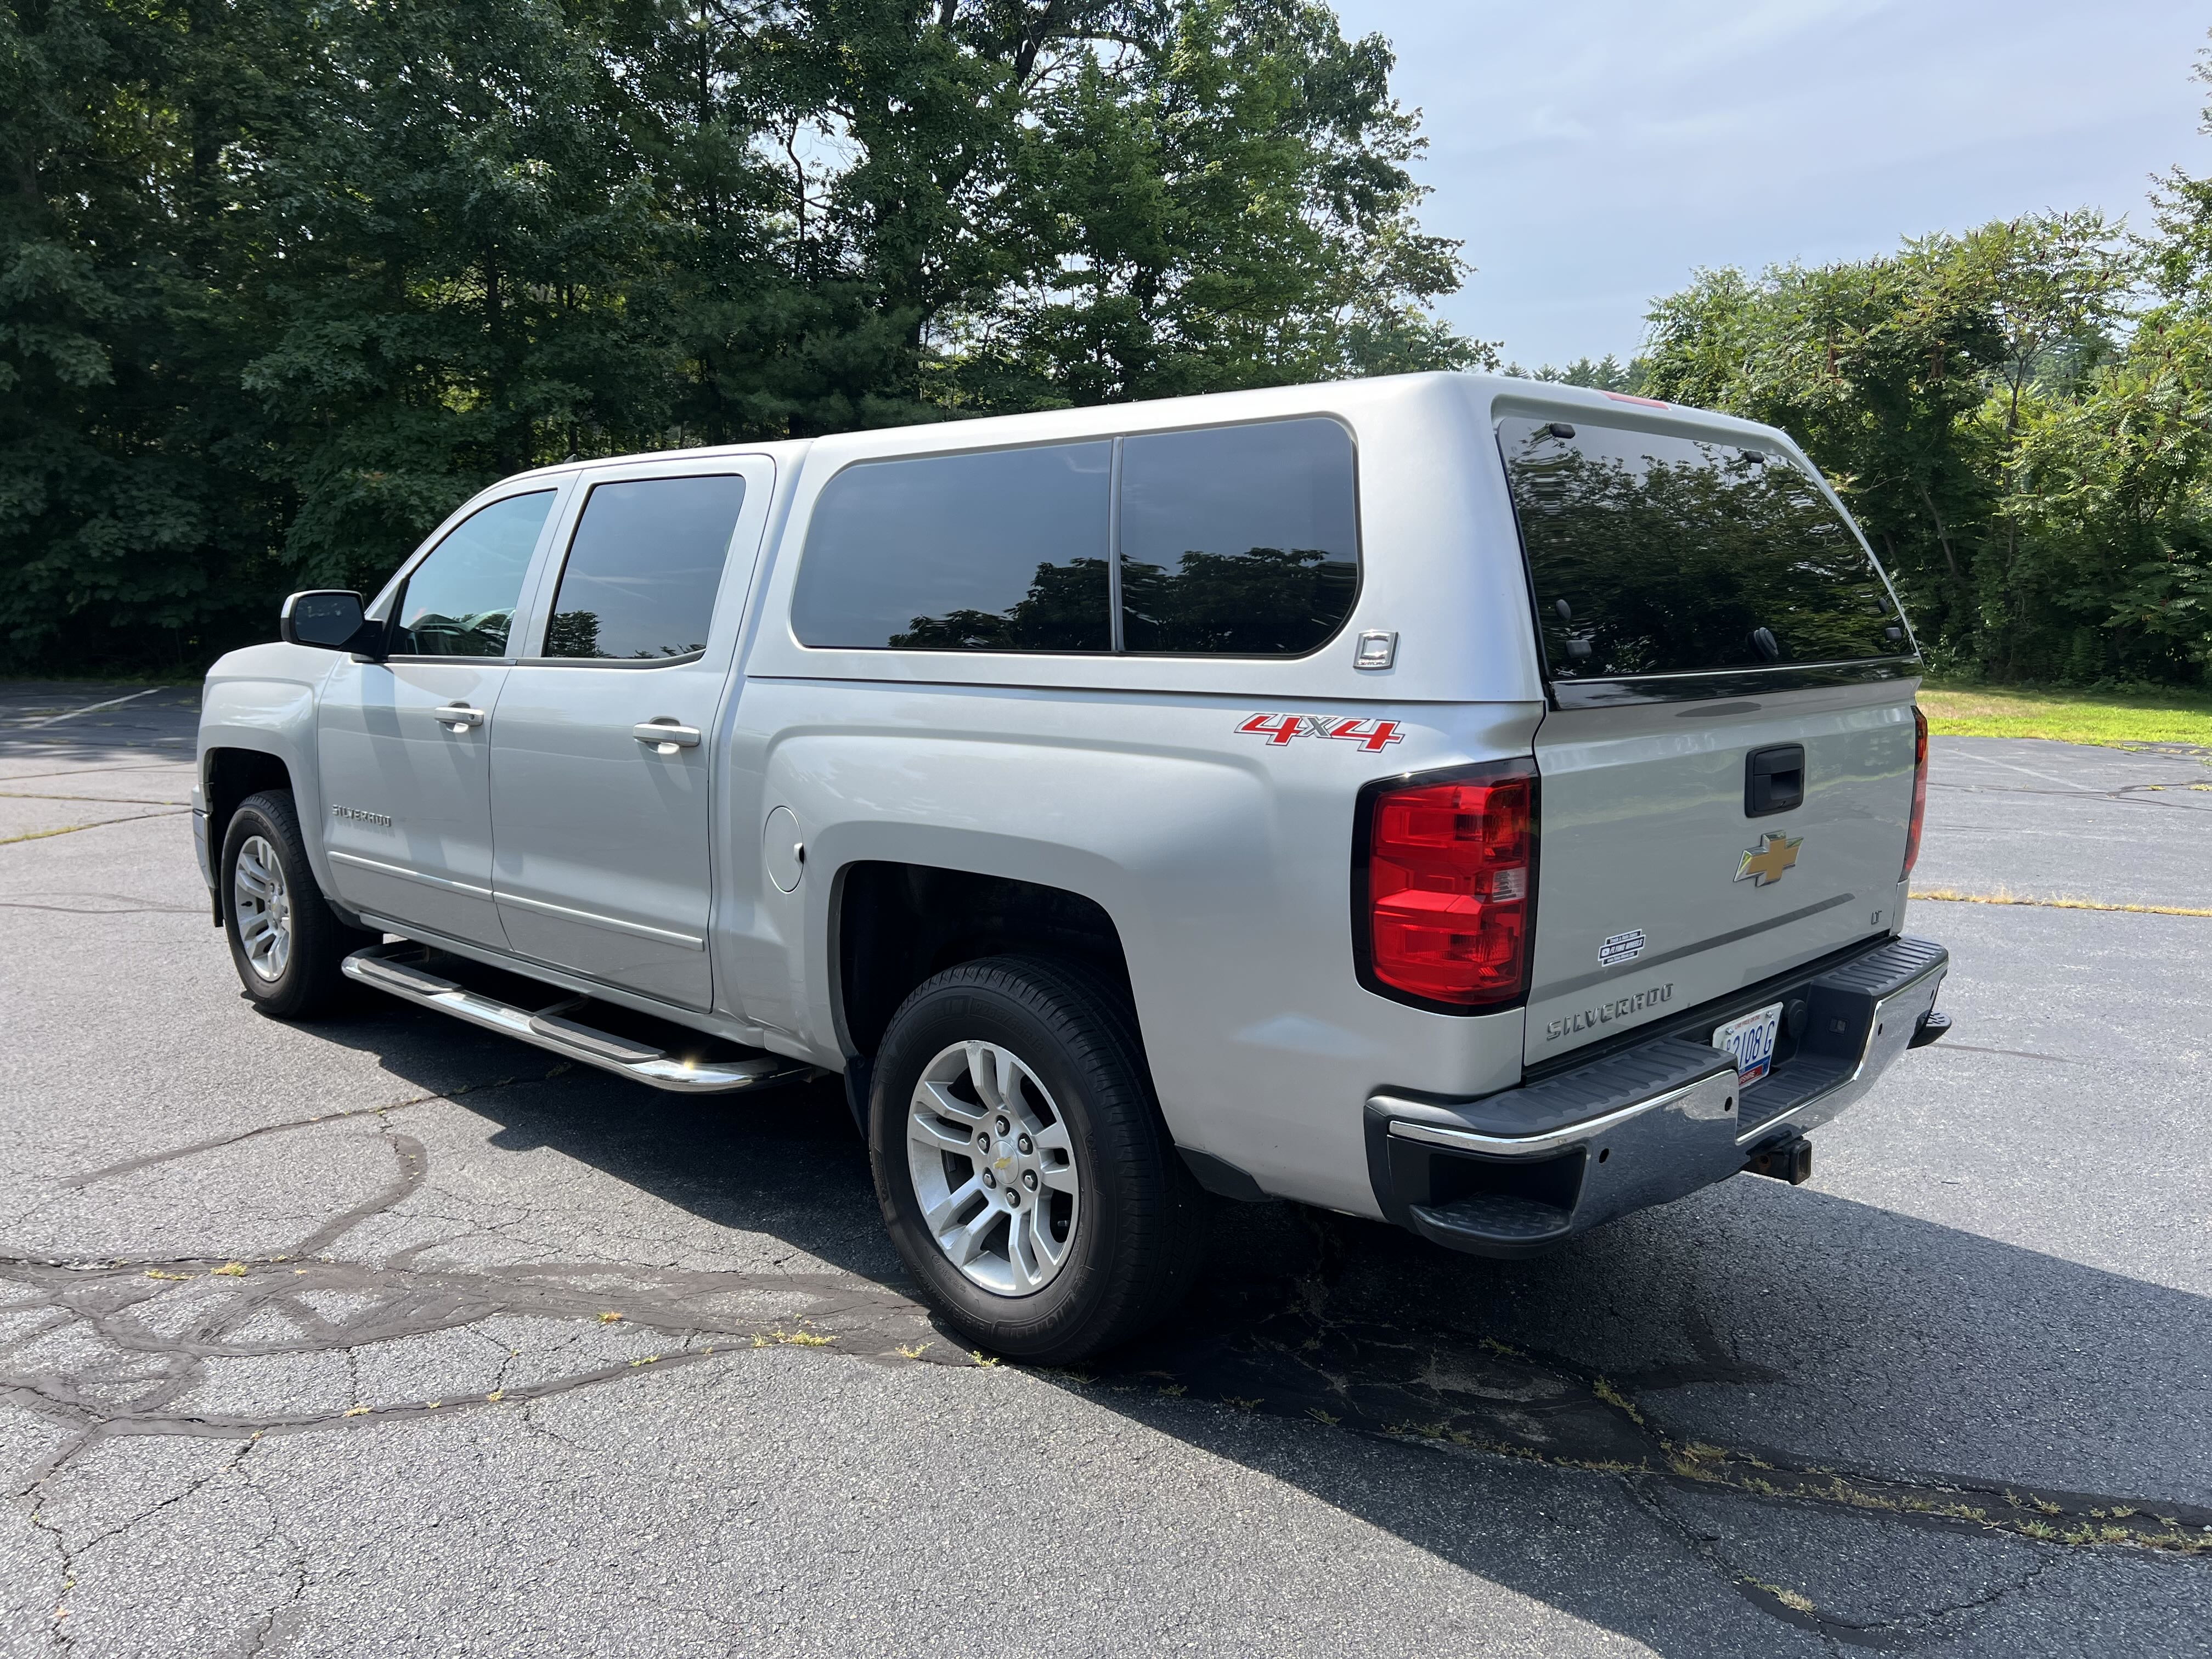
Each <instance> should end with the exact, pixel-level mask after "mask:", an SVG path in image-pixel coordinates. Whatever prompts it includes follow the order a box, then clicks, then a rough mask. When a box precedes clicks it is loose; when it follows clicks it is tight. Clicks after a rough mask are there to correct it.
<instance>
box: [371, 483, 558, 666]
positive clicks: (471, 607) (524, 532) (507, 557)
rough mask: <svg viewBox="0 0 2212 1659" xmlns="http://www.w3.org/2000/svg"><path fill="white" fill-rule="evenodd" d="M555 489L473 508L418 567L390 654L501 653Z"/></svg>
mask: <svg viewBox="0 0 2212 1659" xmlns="http://www.w3.org/2000/svg"><path fill="white" fill-rule="evenodd" d="M552 508H553V492H552V491H551V490H550V489H541V490H533V491H532V493H531V494H529V495H510V496H508V497H507V499H506V500H505V501H494V502H493V503H492V504H491V505H490V506H489V507H478V508H477V510H476V511H475V512H474V513H470V514H469V516H468V517H467V518H465V519H464V520H461V521H460V523H459V524H458V525H456V526H453V531H452V533H450V534H449V535H447V538H446V539H445V540H443V541H441V542H440V543H439V544H438V545H437V546H436V547H435V548H433V549H432V550H431V551H430V556H429V557H428V558H427V559H425V560H423V561H422V563H420V564H418V565H416V567H415V569H414V572H413V574H410V576H409V577H408V578H407V586H406V590H405V591H404V592H402V593H401V594H400V596H399V625H398V627H397V628H396V629H393V630H392V645H391V651H392V655H393V656H395V657H503V656H505V655H506V654H507V631H508V629H511V628H513V625H514V607H515V606H516V605H517V604H519V603H520V600H521V599H522V578H523V576H524V575H525V574H526V573H527V572H528V570H529V568H530V555H531V553H532V550H534V549H535V548H536V547H537V545H538V532H539V531H541V530H543V529H544V527H545V515H546V514H547V513H550V511H552Z"/></svg>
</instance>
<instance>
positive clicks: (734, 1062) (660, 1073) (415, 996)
mask: <svg viewBox="0 0 2212 1659" xmlns="http://www.w3.org/2000/svg"><path fill="white" fill-rule="evenodd" d="M428 955H429V952H428V951H427V950H425V949H424V948H423V947H422V946H421V945H410V944H400V945H370V946H369V947H368V949H367V950H365V951H355V952H354V953H353V954H352V955H351V956H349V957H347V958H346V959H345V963H344V964H343V965H344V969H345V975H346V977H347V978H348V979H357V980H359V981H361V982H362V984H363V985H373V986H374V987H376V988H377V989H378V990H380V991H387V992H389V993H391V994H392V995H393V996H396V997H398V998H401V999H402V1000H405V1001H408V1002H414V1003H419V1004H421V1005H422V1006H423V1007H425V1008H435V1009H436V1010H438V1012H441V1013H446V1014H451V1015H453V1017H454V1018H457V1019H465V1020H466V1021H468V1022H469V1024H471V1025H481V1026H483V1028H484V1029H485V1030H488V1031H497V1032H499V1033H501V1035H502V1036H511V1037H519V1038H520V1039H521V1040H522V1041H523V1042H528V1043H534V1044H535V1045H537V1046H538V1048H549V1049H550V1050H552V1052H553V1053H555V1054H560V1055H562V1056H564V1057H565V1058H567V1059H569V1060H576V1061H579V1062H580V1063H581V1064H583V1065H586V1066H598V1067H599V1068H600V1069H601V1070H602V1071H607V1072H612V1073H615V1074H616V1075H617V1076H619V1077H626V1078H629V1079H633V1080H634V1081H635V1082H639V1083H643V1084H647V1085H650V1086H652V1087H653V1088H655V1089H672V1090H674V1091H677V1092H678V1093H679V1094H690V1095H715V1094H728V1093H730V1092H731V1091H733V1090H738V1089H758V1088H763V1087H765V1086H766V1085H769V1084H774V1083H792V1082H796V1081H798V1080H799V1079H801V1078H805V1077H807V1076H810V1075H811V1073H813V1072H814V1070H815V1067H813V1066H809V1065H808V1064H807V1063H806V1062H805V1060H788V1059H786V1058H785V1057H784V1056H782V1055H781V1054H763V1053H761V1052H760V1051H759V1050H757V1049H749V1050H747V1051H746V1052H745V1053H744V1054H743V1055H739V1056H736V1057H732V1058H727V1059H722V1058H717V1059H714V1060H684V1059H680V1058H678V1056H676V1055H674V1054H670V1053H669V1052H668V1051H667V1050H666V1049H665V1048H654V1047H653V1046H652V1044H651V1043H649V1042H636V1041H634V1040H633V1039H631V1038H629V1037H626V1036H617V1035H616V1034H615V1033H614V1032H612V1031H602V1030H596V1029H594V1028H593V1027H592V1026H589V1025H586V1024H581V1023H580V1022H578V1021H576V1020H573V1019H566V1018H562V1016H563V1015H565V1014H568V1013H572V1012H575V1011H576V1010H577V1009H578V1008H579V1007H580V1006H583V1005H584V1004H585V1003H586V1001H587V1000H588V999H586V998H584V997H562V998H561V999H560V1000H557V1001H556V1002H552V1003H549V1004H548V1005H546V1006H544V1007H543V1008H539V1009H536V1010H534V1011H533V1010H532V1009H527V1008H523V1007H519V1006H516V1005H515V1004H513V1003H511V1002H502V1001H501V1000H499V999H497V998H496V997H491V996H487V995H485V994H483V992H481V991H474V990H471V989H470V988H469V987H467V986H465V985H463V984H460V983H459V981H454V980H450V979H447V977H445V976H444V975H442V974H440V973H437V972H435V970H433V969H430V968H428V967H427V966H425V965H424V960H425V958H427V957H428ZM552 988H553V987H551V986H547V987H545V989H546V990H548V991H549V992H550V991H551V990H552ZM709 1040H710V1039H706V1038H703V1037H702V1041H709Z"/></svg>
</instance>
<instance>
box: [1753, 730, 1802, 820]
mask: <svg viewBox="0 0 2212 1659" xmlns="http://www.w3.org/2000/svg"><path fill="white" fill-rule="evenodd" d="M1804 804H1805V745H1804V744H1802V743H1784V744H1776V745H1775V746H1774V747H1773V748H1771V749H1754V750H1752V751H1751V753H1750V754H1748V755H1747V756H1746V757H1744V763H1743V815H1744V817H1747V818H1763V817H1767V816H1768V815H1769V814H1771V813H1774V812H1787V811H1790V809H1791V808H1792V807H1795V806H1802V805H1804Z"/></svg>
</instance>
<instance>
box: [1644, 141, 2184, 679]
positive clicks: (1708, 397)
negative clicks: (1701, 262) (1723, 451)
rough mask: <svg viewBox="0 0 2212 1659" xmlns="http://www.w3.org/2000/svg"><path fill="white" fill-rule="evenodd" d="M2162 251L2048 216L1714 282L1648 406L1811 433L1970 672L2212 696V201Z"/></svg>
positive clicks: (1870, 531)
mask: <svg viewBox="0 0 2212 1659" xmlns="http://www.w3.org/2000/svg"><path fill="white" fill-rule="evenodd" d="M2155 206H2156V215H2155V221H2154V230H2153V232H2152V233H2151V234H2149V235H2148V236H2129V235H2127V234H2124V232H2123V231H2122V229H2121V228H2119V227H2118V226H2116V225H2113V224H2112V223H2110V222H2107V221H2106V219H2104V218H2103V217H2102V216H2100V215H2099V214H2096V213H2093V212H2089V211H2075V212H2060V213H2045V214H2038V215H2033V216H2027V217H2023V218H2020V219H2016V220H2012V221H2008V222H1997V223H1994V224H1990V225H1986V226H1984V227H1983V228H1980V229H1978V230H1975V231H1972V232H1970V233H1968V234H1964V235H1955V236H1953V235H1946V236H1931V237H1926V238H1923V239H1920V240H1914V241H1909V242H1907V243H1906V244H1905V246H1903V247H1902V248H1901V249H1900V250H1899V252H1897V253H1896V254H1894V255H1891V256H1887V257H1884V258H1875V259H1869V260H1863V261H1852V262H1845V263H1839V264H1832V265H1826V266H1821V267H1818V268H1814V269H1808V268H1805V267H1801V266H1782V267H1776V268H1773V269H1771V270H1767V271H1765V272H1764V273H1762V274H1761V275H1760V276H1758V277H1755V278H1753V277H1747V276H1745V275H1744V274H1743V273H1742V272H1741V271H1738V270H1717V271H1704V272H1700V273H1699V276H1698V277H1697V279H1696V280H1695V281H1694V282H1693V283H1692V284H1691V285H1690V286H1689V287H1688V288H1686V289H1683V290H1682V291H1681V292H1680V293H1677V294H1674V295H1668V297H1667V298H1665V299H1663V300H1661V301H1658V302H1657V303H1656V305H1655V307H1654V308H1653V310H1652V312H1651V313H1650V325H1651V326H1650V335H1649V337H1648V340H1647V347H1646V355H1645V356H1644V357H1642V358H1640V359H1639V360H1638V363H1637V365H1636V367H1637V370H1638V376H1637V380H1638V387H1639V389H1641V390H1643V391H1644V392H1649V393H1650V394H1651V395H1653V396H1656V397H1660V398H1667V399H1668V400H1670V401H1675V402H1680V403H1686V404H1699V405H1702V406H1705V407H1710V408H1716V409H1725V410H1732V411H1734V412H1736V413H1740V414H1744V415H1747V416H1752V417H1753V418H1755V419H1758V420H1762V421H1766V422H1771V423H1773V424H1775V425H1778V426H1780V427H1783V428H1785V429H1787V430H1788V431H1790V433H1791V434H1792V435H1795V436H1796V437H1797V438H1798V440H1799V441H1801V442H1802V443H1803V444H1804V445H1805V446H1806V448H1807V450H1808V453H1811V455H1812V456H1813V458H1814V459H1815V460H1816V461H1818V462H1819V463H1820V465H1821V467H1822V468H1823V469H1824V470H1825V471H1827V472H1828V474H1829V475H1830V477H1832V480H1833V481H1834V482H1835V483H1836V484H1837V487H1838V489H1839V490H1840V491H1841V492H1842V493H1843V494H1844V497H1845V499H1846V500H1847V501H1849V502H1850V507H1851V508H1852V510H1853V512H1854V513H1855V514H1856V515H1857V518H1858V520H1859V522H1860V524H1861V526H1862V527H1863V529H1864V530H1865V532H1866V533H1867V535H1868V536H1869V538H1870V539H1871V540H1872V542H1873V543H1874V544H1875V550H1876V551H1877V552H1879V553H1880V554H1881V556H1882V559H1883V562H1884V563H1885V564H1886V565H1887V566H1888V567H1889V568H1890V570H1891V573H1892V574H1893V576H1894V577H1895V579H1896V580H1897V581H1898V584H1899V588H1900V590H1901V592H1903V594H1904V595H1905V599H1906V600H1907V603H1908V606H1909V608H1910V610H1911V612H1912V614H1913V617H1914V619H1915V621H1916V623H1917V624H1918V628H1919V631H1920V635H1921V638H1922V641H1923V644H1927V645H1929V646H1931V647H1932V649H1933V653H1934V656H1935V658H1936V661H1937V663H1938V664H1939V665H1942V666H1943V667H1946V668H1948V669H1950V670H1952V671H1965V672H1980V673H1986V674H1989V675H1991V676H1993V677H1996V678H2015V679H2029V680H2053V681H2063V682H2073V683H2085V684H2086V683H2095V682H2098V681H2129V680H2165V681H2172V682H2193V681H2202V680H2203V679H2204V678H2206V677H2207V676H2208V675H2212V423H2208V417H2212V401H2208V399H2212V181H2207V180H2199V179H2192V178H2191V177H2189V176H2188V175H2186V174H2184V173H2174V174H2172V175H2171V176H2169V178H2168V179H2167V180H2166V184H2165V185H2164V187H2163V189H2162V190H2161V191H2160V195H2159V196H2158V197H2157V198H2156V202H2155Z"/></svg>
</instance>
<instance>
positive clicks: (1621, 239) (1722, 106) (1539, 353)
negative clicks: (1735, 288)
mask: <svg viewBox="0 0 2212 1659" xmlns="http://www.w3.org/2000/svg"><path fill="white" fill-rule="evenodd" d="M1337 11H1338V14H1339V15H1340V17H1341V18H1342V19H1343V21H1344V27H1345V32H1346V33H1347V34H1359V33H1370V32H1374V33H1382V34H1383V35H1385V36H1387V37H1388V38H1389V40H1390V41H1391V42H1392V44H1393V45H1394V46H1395V47H1396V49H1397V52H1398V70H1397V73H1396V75H1395V77H1394V82H1393V84H1394V86H1395V88H1396V90H1397V93H1398V95H1399V97H1400V99H1401V101H1403V102H1404V103H1406V104H1407V105H1418V106H1420V107H1421V109H1422V111H1423V112H1424V116H1425V120H1424V130H1425V132H1426V133H1427V135H1428V138H1429V153H1428V156H1427V158H1426V160H1425V161H1424V162H1423V163H1422V165H1421V167H1420V169H1419V176H1420V178H1421V179H1422V182H1424V183H1425V184H1427V185H1430V186H1431V188H1432V190H1433V192H1434V193H1433V194H1432V195H1431V196H1430V197H1429V199H1428V201H1427V203H1426V204H1425V207H1424V208H1423V210H1422V219H1423V222H1424V223H1425V225H1426V226H1427V228H1429V229H1431V230H1433V231H1436V232H1437V233H1439V234H1444V235H1449V236H1455V237H1459V238H1461V239H1462V240H1464V241H1465V243H1466V247H1465V249H1464V254H1465V257H1466V258H1468V260H1469V261H1470V262H1472V263H1473V264H1475V265H1476V266H1477V267H1479V269H1478V270H1477V273H1476V274H1475V275H1474V276H1472V277H1470V278H1469V279H1468V284H1467V287H1466V289H1464V290H1463V291H1462V293H1460V294H1459V295H1455V296H1454V297H1453V298H1452V299H1450V300H1449V301H1446V302H1445V304H1444V307H1443V310H1444V313H1445V314H1446V315H1447V316H1449V318H1450V319H1451V320H1452V321H1453V322H1454V323H1455V324H1456V325H1458V326H1459V327H1460V328H1461V329H1462V330H1463V331H1465V332H1467V333H1469V334H1473V335H1475V336H1477V337H1480V338H1483V339H1489V340H1502V341H1503V342H1504V352H1505V355H1506V356H1507V357H1508V358H1510V359H1513V360H1516V361H1518V362H1522V363H1525V364H1527V365H1528V366H1529V367H1531V368H1534V366H1535V365H1537V364H1539V363H1541V362H1568V361H1570V360H1571V359H1573V358H1575V357H1577V356H1582V355H1583V354H1584V353H1585V352H1587V353H1589V355H1591V356H1601V355H1602V354H1603V353H1605V352H1607V351H1613V352H1618V353H1620V355H1621V356H1628V355H1629V354H1630V353H1632V351H1633V350H1634V349H1636V346H1637V344H1638V341H1639V340H1640V339H1641V338H1642V337H1643V331H1644V323H1643V315H1644V310H1645V307H1647V305H1648V304H1649V302H1650V299H1651V298H1652V296H1654V295H1659V294H1663V293H1667V292H1669V291H1671V290H1673V289H1676V288H1679V287H1680V286H1681V285H1682V283H1684V282H1685V281H1686V280H1687V279H1688V277H1689V276H1690V273H1691V271H1692V270H1693V269H1694V268H1695V267H1696V266H1699V265H1701V264H1703V265H1727V264H1735V265H1742V266H1744V267H1746V268H1748V269H1756V268H1758V267H1760V266H1763V265H1765V264H1774V263H1778V262H1784V261H1789V260H1802V261H1806V262H1808V263H1816V262H1819V261H1822V260H1827V259H1836V258H1860V257H1863V256H1865V255H1868V254H1870V253H1875V252H1881V251H1884V250H1887V249H1890V248H1893V247H1894V246H1896V245H1897V242H1898V240H1899V238H1900V237H1902V236H1905V235H1908V234H1913V235H1917V234H1923V233H1925V232H1928V231H1931V230H1958V229H1964V228H1967V227H1970V226H1972V225H1976V224H1980V223H1983V222H1986V221H1988V220H1990V219H1995V218H2002V217H2010V216H2012V215H2014V214H2016V213H2021V212H2029V211H2033V210H2036V209H2039V208H2046V207H2077V206H2089V207H2098V208H2102V209H2104V210H2106V212H2107V213H2111V214H2113V215H2118V214H2123V213H2125V214H2128V215H2130V220H2131V222H2133V223H2135V224H2136V225H2138V226H2144V225H2147V222H2148V219H2147V215H2146V212H2145V210H2144V202H2145V198H2146V197H2147V194H2148V189H2149V176H2150V175H2151V174H2153V173H2159V172H2162V171H2164V170H2165V169H2166V167H2171V166H2172V165H2173V164H2175V163H2176V162H2180V163H2183V164H2185V165H2186V166H2187V167H2189V168H2190V170H2191V171H2192V172H2195V173H2212V138H2207V137H2203V136H2200V135H2199V134H2198V132H2197V122H2198V119H2199V116H2200V110H2201V108H2202V106H2203V104H2204V103H2205V102H2206V101H2207V100H2208V96H2209V95H2212V94H2208V89H2207V88H2204V87H2203V86H2200V85H2199V84H2198V83H2197V82H2195V81H2193V80H2192V79H2191V76H2190V70H2191V64H2192V62H2193V60H2194V58H2195V55H2196V53H2197V51H2198V50H2199V48H2201V47H2203V46H2205V45H2206V43H2207V41H2206V29H2207V27H2208V26H2212V8H2206V7H2203V6H2202V5H2190V4H2181V3H2172V0H2071V3H2069V0H1795V3H1781V0H1734V3H1725V0H1724V3H1721V4H1715V3H1712V0H1701V3H1685V0H1502V3H1501V0H1337Z"/></svg>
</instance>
